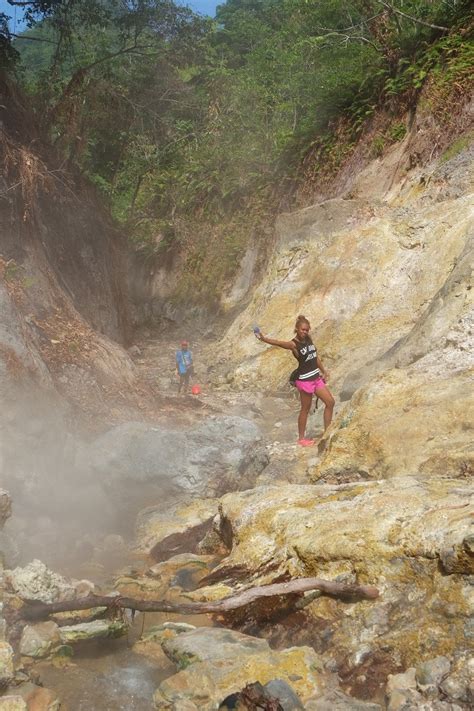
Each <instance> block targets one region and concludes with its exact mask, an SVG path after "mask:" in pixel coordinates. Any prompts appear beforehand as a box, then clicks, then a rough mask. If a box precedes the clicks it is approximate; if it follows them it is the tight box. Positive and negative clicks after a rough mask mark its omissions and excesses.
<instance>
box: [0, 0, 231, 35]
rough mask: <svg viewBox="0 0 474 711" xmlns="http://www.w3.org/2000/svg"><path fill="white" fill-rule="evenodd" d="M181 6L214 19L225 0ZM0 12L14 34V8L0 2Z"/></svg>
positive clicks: (185, 1) (188, 0) (194, 0)
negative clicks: (6, 18) (3, 14)
mask: <svg viewBox="0 0 474 711" xmlns="http://www.w3.org/2000/svg"><path fill="white" fill-rule="evenodd" d="M178 2H179V0H178ZM181 4H182V5H188V6H189V7H190V8H191V9H192V10H194V11H195V12H199V13H200V14H201V15H210V16H211V17H214V15H215V11H216V6H217V5H224V4H225V0H181ZM0 12H4V13H5V15H8V16H9V17H11V18H12V20H11V22H10V31H11V32H15V27H14V18H15V8H14V7H12V6H11V5H9V4H8V2H7V0H0ZM16 16H17V19H19V18H20V17H21V16H22V12H21V8H17V10H16ZM21 29H22V26H21V25H18V24H17V26H16V31H18V30H19V31H21Z"/></svg>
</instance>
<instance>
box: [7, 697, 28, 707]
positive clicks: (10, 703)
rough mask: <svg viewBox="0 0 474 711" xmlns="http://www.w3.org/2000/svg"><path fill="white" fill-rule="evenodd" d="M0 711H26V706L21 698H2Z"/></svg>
mask: <svg viewBox="0 0 474 711" xmlns="http://www.w3.org/2000/svg"><path fill="white" fill-rule="evenodd" d="M0 711H28V706H27V705H26V701H25V700H24V699H22V697H21V696H3V697H1V698H0Z"/></svg>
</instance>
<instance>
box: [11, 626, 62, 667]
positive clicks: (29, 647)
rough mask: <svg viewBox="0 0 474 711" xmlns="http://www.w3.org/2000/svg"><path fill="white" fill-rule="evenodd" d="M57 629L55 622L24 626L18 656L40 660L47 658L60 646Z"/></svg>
mask: <svg viewBox="0 0 474 711" xmlns="http://www.w3.org/2000/svg"><path fill="white" fill-rule="evenodd" d="M59 629H60V628H59V627H58V625H57V624H56V623H55V622H51V621H48V622H40V623H39V624H37V625H26V626H25V627H24V628H23V632H22V634H21V640H20V654H22V655H23V656H25V657H33V658H34V659H41V658H43V657H48V656H49V655H50V654H51V653H52V652H53V651H54V650H55V649H56V648H57V647H58V646H59V645H60V644H61V637H60V636H59Z"/></svg>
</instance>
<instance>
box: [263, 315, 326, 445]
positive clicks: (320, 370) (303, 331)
mask: <svg viewBox="0 0 474 711" xmlns="http://www.w3.org/2000/svg"><path fill="white" fill-rule="evenodd" d="M310 330H311V325H310V323H309V321H308V319H307V318H306V316H302V315H300V316H298V318H297V319H296V323H295V334H296V336H295V338H293V340H291V341H277V340H276V339H274V338H268V337H267V336H264V335H263V333H262V332H261V331H260V330H259V329H258V328H256V329H254V331H255V336H256V337H257V338H258V339H259V340H260V341H263V343H268V344H269V345H270V346H279V347H280V348H286V349H287V350H289V351H291V352H292V353H293V355H294V356H295V358H296V359H297V361H298V368H297V370H296V371H295V385H296V387H297V388H298V390H299V392H300V400H301V410H300V414H299V415H298V444H299V445H301V446H302V447H310V446H311V445H312V444H314V439H307V438H306V436H305V433H306V423H307V421H308V415H309V411H310V409H311V400H312V399H313V395H316V397H319V399H320V400H322V401H323V403H324V429H325V430H326V429H327V428H328V427H329V425H330V424H331V420H332V413H333V410H334V398H333V396H332V394H331V392H330V390H329V388H328V387H327V385H326V382H325V381H326V380H328V379H329V373H328V372H327V371H326V370H325V369H324V366H323V364H322V362H321V359H320V357H319V356H318V353H317V350H316V346H315V345H314V343H313V341H312V340H311V338H310V337H309V332H310Z"/></svg>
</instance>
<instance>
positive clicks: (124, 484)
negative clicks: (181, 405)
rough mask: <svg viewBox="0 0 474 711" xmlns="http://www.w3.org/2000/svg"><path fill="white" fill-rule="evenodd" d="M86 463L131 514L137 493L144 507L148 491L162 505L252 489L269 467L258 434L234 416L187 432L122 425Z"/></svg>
mask: <svg viewBox="0 0 474 711" xmlns="http://www.w3.org/2000/svg"><path fill="white" fill-rule="evenodd" d="M87 458H88V464H89V466H90V467H91V468H92V470H93V471H94V472H96V474H97V476H99V477H100V480H101V482H102V484H103V486H104V488H105V489H106V490H107V491H108V492H109V494H110V496H111V497H112V498H113V499H114V502H116V503H120V504H121V505H123V507H124V508H125V507H127V510H128V508H129V507H130V502H131V500H132V501H133V497H134V494H135V492H136V493H137V494H140V502H143V500H144V497H143V490H144V488H145V489H147V490H148V491H150V494H153V492H155V496H156V495H159V497H160V500H161V501H162V500H163V499H166V498H176V497H177V496H178V495H180V494H182V493H185V494H188V495H189V494H190V495H192V496H219V495H220V494H223V493H225V492H226V491H228V490H231V489H235V488H237V489H240V490H241V489H246V488H249V487H251V486H253V484H254V483H255V479H256V477H257V476H258V474H259V473H260V472H261V471H262V469H263V468H264V467H265V466H266V464H267V463H268V457H267V454H266V451H265V449H264V447H263V445H262V444H261V433H260V430H259V428H258V427H257V426H256V425H255V424H254V423H253V422H251V421H250V420H246V419H244V418H241V417H231V416H222V417H216V418H215V419H208V420H205V421H203V422H201V423H199V424H198V425H197V426H195V427H192V428H189V429H185V428H179V429H173V428H165V427H150V426H149V425H146V424H144V423H141V422H134V423H133V422H132V423H127V424H124V425H119V426H118V427H115V428H114V429H112V430H109V431H108V432H106V433H105V434H104V435H102V436H101V437H99V438H98V439H97V440H96V441H95V442H94V443H93V444H92V446H91V448H90V449H89V451H88V454H87ZM118 497H120V498H121V501H120V502H117V498H118Z"/></svg>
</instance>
